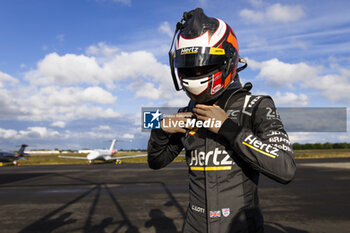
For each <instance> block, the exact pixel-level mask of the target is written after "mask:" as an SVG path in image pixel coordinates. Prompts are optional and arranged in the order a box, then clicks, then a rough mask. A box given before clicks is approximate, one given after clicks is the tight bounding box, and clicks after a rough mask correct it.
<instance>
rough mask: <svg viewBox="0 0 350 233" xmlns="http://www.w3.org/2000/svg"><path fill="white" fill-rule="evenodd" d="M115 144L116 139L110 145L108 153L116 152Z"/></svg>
mask: <svg viewBox="0 0 350 233" xmlns="http://www.w3.org/2000/svg"><path fill="white" fill-rule="evenodd" d="M116 142H117V140H116V139H113V141H112V144H111V147H110V148H109V151H112V152H116V150H115V144H116Z"/></svg>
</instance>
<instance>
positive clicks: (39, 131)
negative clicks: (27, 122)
mask: <svg viewBox="0 0 350 233" xmlns="http://www.w3.org/2000/svg"><path fill="white" fill-rule="evenodd" d="M59 135H60V133H59V132H58V131H55V130H52V129H48V128H46V127H28V128H27V129H26V130H19V131H17V130H13V129H3V128H0V138H2V139H33V138H43V139H47V138H55V137H58V136H59Z"/></svg>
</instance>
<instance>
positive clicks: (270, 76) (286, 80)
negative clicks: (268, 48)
mask: <svg viewBox="0 0 350 233" xmlns="http://www.w3.org/2000/svg"><path fill="white" fill-rule="evenodd" d="M248 64H249V67H250V68H252V69H253V70H260V72H259V73H258V76H257V77H258V78H260V79H264V80H266V81H267V82H268V83H269V84H271V85H272V86H275V87H282V86H288V87H292V86H293V84H294V83H298V82H301V81H303V80H305V79H310V78H311V79H312V78H315V77H317V74H318V72H320V70H321V69H322V68H321V67H312V66H309V65H307V64H306V63H303V62H300V63H297V64H289V63H285V62H281V61H279V60H278V59H277V58H273V59H270V60H267V61H263V62H257V61H254V60H250V59H249V60H248Z"/></svg>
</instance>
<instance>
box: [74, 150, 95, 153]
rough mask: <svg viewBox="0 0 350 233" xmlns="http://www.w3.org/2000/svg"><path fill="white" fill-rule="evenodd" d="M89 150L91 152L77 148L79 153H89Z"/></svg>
mask: <svg viewBox="0 0 350 233" xmlns="http://www.w3.org/2000/svg"><path fill="white" fill-rule="evenodd" d="M91 152H93V150H78V153H79V154H89V153H91Z"/></svg>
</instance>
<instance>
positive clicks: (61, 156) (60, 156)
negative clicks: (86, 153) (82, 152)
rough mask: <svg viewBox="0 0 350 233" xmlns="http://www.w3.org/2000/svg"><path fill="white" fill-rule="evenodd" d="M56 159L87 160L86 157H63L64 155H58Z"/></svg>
mask: <svg viewBox="0 0 350 233" xmlns="http://www.w3.org/2000/svg"><path fill="white" fill-rule="evenodd" d="M58 158H62V159H85V160H87V158H86V157H77V156H64V155H59V156H58Z"/></svg>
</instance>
